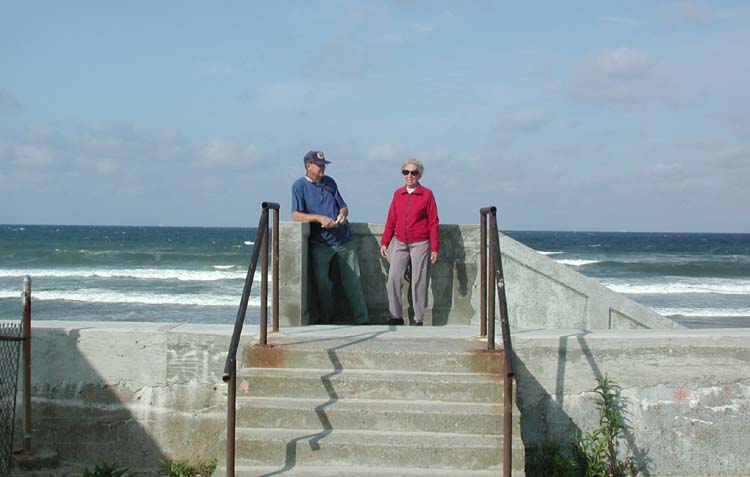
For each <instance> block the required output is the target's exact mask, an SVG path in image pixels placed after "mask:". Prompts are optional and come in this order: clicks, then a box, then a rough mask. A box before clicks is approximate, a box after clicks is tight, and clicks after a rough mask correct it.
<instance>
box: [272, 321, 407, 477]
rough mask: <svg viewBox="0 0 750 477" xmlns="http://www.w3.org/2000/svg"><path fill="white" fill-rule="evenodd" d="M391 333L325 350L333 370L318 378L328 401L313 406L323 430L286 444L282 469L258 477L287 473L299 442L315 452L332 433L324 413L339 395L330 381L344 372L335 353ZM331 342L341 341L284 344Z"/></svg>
mask: <svg viewBox="0 0 750 477" xmlns="http://www.w3.org/2000/svg"><path fill="white" fill-rule="evenodd" d="M392 331H393V330H385V331H375V332H367V333H361V334H359V335H355V336H349V337H348V338H355V339H353V340H352V341H350V342H348V343H345V344H342V345H339V346H335V347H333V348H328V349H326V354H327V355H328V359H329V360H330V362H331V365H332V366H333V370H332V371H331V372H330V373H327V374H324V375H322V376H321V377H320V381H321V383H322V385H323V387H324V388H325V390H326V393H327V394H328V400H327V401H326V402H323V403H321V404H319V405H317V406H315V414H316V415H317V417H318V419H319V421H320V424H321V426H322V427H323V430H322V431H319V432H314V433H311V434H306V435H303V436H299V437H296V438H294V439H292V440H290V441H289V442H287V445H286V455H285V462H284V467H282V468H281V469H278V470H275V471H273V472H270V473H266V474H263V475H262V476H260V477H270V476H273V475H280V474H284V473H286V472H289V471H290V470H292V469H293V468H294V467H295V466H296V465H297V445H298V443H299V442H302V441H305V440H307V441H308V445H309V446H310V450H312V451H313V452H315V451H318V450H320V448H321V444H320V443H321V441H322V440H324V439H325V438H326V437H328V436H329V435H331V433H332V432H333V431H334V428H333V425H332V424H331V421H330V419H329V418H328V414H327V412H326V411H327V409H329V408H330V407H331V406H333V405H334V404H335V403H336V402H338V401H339V395H338V393H337V392H336V388H335V386H334V384H333V382H332V380H333V379H334V377H335V376H338V375H340V374H341V373H342V372H343V371H344V366H343V365H342V363H341V360H340V358H339V356H338V354H337V352H338V351H341V350H342V349H345V348H348V347H350V346H354V345H357V344H359V343H363V342H365V341H369V340H373V339H376V338H377V337H378V336H381V335H383V334H386V333H391V332H392ZM332 340H336V341H339V340H341V338H324V339H320V340H308V341H296V342H288V343H285V345H291V344H295V345H299V344H304V343H312V342H324V341H332ZM279 346H284V345H279Z"/></svg>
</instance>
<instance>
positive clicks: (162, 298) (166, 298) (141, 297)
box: [0, 288, 260, 307]
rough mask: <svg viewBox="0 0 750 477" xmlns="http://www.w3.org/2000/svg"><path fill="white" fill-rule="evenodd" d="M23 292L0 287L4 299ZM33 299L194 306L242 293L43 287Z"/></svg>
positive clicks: (233, 301)
mask: <svg viewBox="0 0 750 477" xmlns="http://www.w3.org/2000/svg"><path fill="white" fill-rule="evenodd" d="M20 295H21V294H20V292H17V291H12V290H0V298H19V297H20ZM32 298H33V299H34V300H39V301H49V300H58V301H79V302H86V303H129V304H143V305H188V306H189V305H192V306H237V305H239V303H240V298H241V294H239V293H238V294H236V295H215V294H200V293H191V294H182V295H181V294H165V293H143V292H120V291H113V290H105V289H100V288H86V289H82V290H54V291H52V290H51V291H45V290H40V291H37V292H35V293H32ZM248 304H249V305H250V306H252V307H259V306H260V297H257V296H251V297H250V301H249V303H248Z"/></svg>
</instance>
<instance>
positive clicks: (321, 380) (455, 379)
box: [237, 368, 503, 405]
mask: <svg viewBox="0 0 750 477" xmlns="http://www.w3.org/2000/svg"><path fill="white" fill-rule="evenodd" d="M237 382H238V385H237V396H238V397H241V396H256V397H258V396H278V397H299V398H308V399H328V400H331V401H335V400H339V399H370V400H402V401H403V400H418V401H454V402H467V403H472V402H473V403H488V404H500V405H501V404H502V403H503V383H502V377H500V376H498V375H494V374H470V373H430V372H404V371H380V370H357V369H343V370H335V371H331V370H320V369H267V368H243V369H241V370H240V371H239V373H238V376H237Z"/></svg>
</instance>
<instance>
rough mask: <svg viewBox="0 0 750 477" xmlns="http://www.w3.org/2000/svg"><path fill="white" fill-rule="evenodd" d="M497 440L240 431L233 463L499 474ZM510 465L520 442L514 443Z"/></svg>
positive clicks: (518, 456) (518, 462)
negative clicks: (391, 468) (394, 468)
mask: <svg viewBox="0 0 750 477" xmlns="http://www.w3.org/2000/svg"><path fill="white" fill-rule="evenodd" d="M502 443H503V439H502V437H501V436H480V435H469V434H456V433H429V432H422V433H414V432H412V433H399V432H386V431H343V430H324V431H319V432H315V431H310V430H309V429H257V428H244V429H238V430H237V434H236V452H237V456H238V459H237V465H245V466H246V465H251V466H252V465H265V466H274V465H277V466H280V467H287V468H291V467H296V466H297V465H317V466H321V465H336V466H340V465H343V466H372V467H378V466H389V467H405V468H426V469H442V470H485V471H486V470H499V469H501V465H502ZM513 454H514V455H513V459H514V464H515V466H516V467H518V468H519V469H522V468H523V458H524V457H523V456H524V452H523V444H522V442H521V441H520V439H514V446H513Z"/></svg>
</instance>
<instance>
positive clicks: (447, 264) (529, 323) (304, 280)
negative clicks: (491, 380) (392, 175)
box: [279, 222, 679, 329]
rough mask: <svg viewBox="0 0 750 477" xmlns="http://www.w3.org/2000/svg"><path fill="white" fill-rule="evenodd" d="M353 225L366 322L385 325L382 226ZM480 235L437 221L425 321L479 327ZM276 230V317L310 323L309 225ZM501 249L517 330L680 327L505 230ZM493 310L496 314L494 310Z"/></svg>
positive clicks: (472, 228)
mask: <svg viewBox="0 0 750 477" xmlns="http://www.w3.org/2000/svg"><path fill="white" fill-rule="evenodd" d="M351 225H352V232H353V235H354V242H355V244H356V246H357V252H358V254H359V262H360V268H361V270H362V283H363V289H364V291H365V296H366V299H367V305H368V309H369V311H370V318H371V321H372V322H373V323H385V322H386V321H387V320H388V299H387V296H386V291H385V285H386V280H387V277H388V262H387V261H386V260H384V259H383V258H382V257H380V253H379V250H380V245H379V244H380V237H381V236H382V234H383V225H381V224H360V223H354V224H351ZM479 235H480V234H479V225H451V224H444V225H441V226H440V242H441V248H440V257H439V260H438V262H437V264H435V265H434V266H432V267H431V268H430V286H429V293H428V308H427V312H426V317H425V321H426V323H427V324H432V325H446V324H452V325H453V324H459V325H468V324H471V325H476V326H479V325H478V324H479V302H480V298H479V296H480V295H479V288H480V287H479V284H480V277H479V261H480V257H479V253H480V250H479V240H480V237H479ZM279 236H280V240H281V242H280V243H281V245H280V262H279V264H280V273H279V275H280V277H279V278H280V293H279V296H280V300H281V303H280V317H281V322H282V324H286V325H292V326H299V325H303V326H304V325H307V324H311V323H314V322H315V316H316V308H315V295H314V293H315V288H314V285H312V282H311V280H310V275H309V269H308V268H309V267H308V264H309V260H308V248H307V240H308V237H309V224H301V223H294V222H285V223H282V224H281V228H280V234H279ZM500 247H501V251H502V257H503V270H504V273H505V278H506V288H507V292H506V293H507V300H508V315H509V317H510V322H511V325H512V326H513V327H514V328H576V329H632V328H678V327H679V325H677V324H675V323H674V322H673V321H671V320H669V319H667V318H664V317H662V316H661V315H659V314H657V313H655V312H654V311H653V310H651V309H649V308H646V307H644V306H642V305H639V304H637V303H635V302H633V301H632V300H629V299H627V298H625V297H624V296H622V295H620V294H617V293H615V292H612V291H611V290H609V289H608V288H606V287H603V286H602V285H600V284H599V283H598V282H596V281H595V280H592V279H590V278H587V277H585V276H583V275H581V274H580V273H577V272H575V271H574V270H572V269H570V268H569V267H566V266H565V265H561V264H559V263H557V262H555V261H554V260H552V259H550V258H548V257H546V256H544V255H542V254H540V253H537V252H535V251H534V250H532V249H530V248H528V247H526V246H524V245H522V244H521V243H519V242H516V241H515V240H513V239H511V238H509V237H506V236H504V235H502V234H501V237H500ZM308 284H310V285H309V286H308ZM407 291H408V290H407V289H406V287H405V289H404V300H403V303H404V308H405V309H404V316H412V315H413V313H411V312H410V310H409V309H408V303H409V300H408V293H407ZM338 295H340V296H342V295H343V294H341V293H339V294H338ZM337 316H339V317H340V321H341V322H344V323H346V322H348V321H347V320H348V319H349V318H348V310H347V309H346V303H344V302H343V301H340V302H339V309H338V312H337ZM496 316H497V317H498V319H499V313H498V314H496Z"/></svg>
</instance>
